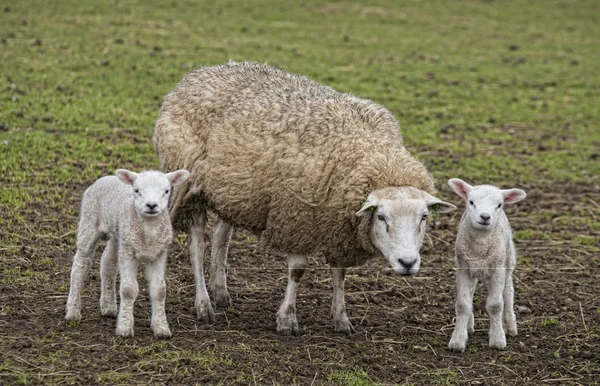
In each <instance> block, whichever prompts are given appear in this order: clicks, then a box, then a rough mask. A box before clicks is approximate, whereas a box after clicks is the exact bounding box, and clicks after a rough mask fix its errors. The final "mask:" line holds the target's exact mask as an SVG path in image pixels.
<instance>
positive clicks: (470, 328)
mask: <svg viewBox="0 0 600 386" xmlns="http://www.w3.org/2000/svg"><path fill="white" fill-rule="evenodd" d="M475 288H477V279H473V280H472V281H471V300H473V299H474V298H475ZM471 304H472V303H471ZM467 331H468V332H469V335H470V334H472V333H474V332H475V315H474V314H473V307H472V306H471V316H470V317H469V326H468V328H467Z"/></svg>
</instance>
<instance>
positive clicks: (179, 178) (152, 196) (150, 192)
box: [115, 169, 190, 217]
mask: <svg viewBox="0 0 600 386" xmlns="http://www.w3.org/2000/svg"><path fill="white" fill-rule="evenodd" d="M189 174H190V173H189V172H188V171H186V170H178V171H176V172H173V173H168V174H164V173H161V172H157V171H147V172H142V173H140V174H138V173H134V172H130V171H129V170H125V169H119V170H117V171H116V172H115V175H116V176H117V177H119V179H120V180H121V181H122V182H124V183H126V184H128V185H131V187H132V190H133V204H134V206H135V210H136V211H137V213H138V214H139V215H140V216H142V217H156V216H158V215H160V214H162V213H164V212H165V211H166V210H167V207H168V205H169V196H170V195H171V190H172V188H173V186H176V185H178V184H180V183H182V182H183V181H185V180H186V179H187V178H188V177H189Z"/></svg>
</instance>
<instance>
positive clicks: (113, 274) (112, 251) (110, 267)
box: [100, 238, 118, 318]
mask: <svg viewBox="0 0 600 386" xmlns="http://www.w3.org/2000/svg"><path fill="white" fill-rule="evenodd" d="M117 268H118V266H117V241H116V240H115V239H114V238H113V239H110V240H108V243H107V244H106V249H104V252H103V253H102V259H101V260H100V281H101V288H102V290H101V291H102V292H101V295H100V313H101V314H102V315H104V316H110V317H113V318H114V317H115V316H117V290H116V282H117Z"/></svg>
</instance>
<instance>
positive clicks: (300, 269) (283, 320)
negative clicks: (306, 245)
mask: <svg viewBox="0 0 600 386" xmlns="http://www.w3.org/2000/svg"><path fill="white" fill-rule="evenodd" d="M287 263H288V283H287V289H286V291H285V299H284V300H283V302H282V303H281V307H279V312H277V332H278V333H280V334H283V335H292V334H293V335H297V334H298V333H299V332H300V328H299V327H298V319H297V318H296V293H297V291H298V283H299V282H300V279H301V278H302V275H304V271H305V270H306V263H307V258H306V255H295V254H290V255H289V256H288V259H287Z"/></svg>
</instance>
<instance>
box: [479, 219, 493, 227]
mask: <svg viewBox="0 0 600 386" xmlns="http://www.w3.org/2000/svg"><path fill="white" fill-rule="evenodd" d="M477 224H479V226H481V227H482V228H487V227H489V226H490V225H491V224H492V223H491V221H490V220H486V221H477Z"/></svg>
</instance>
